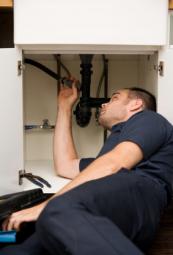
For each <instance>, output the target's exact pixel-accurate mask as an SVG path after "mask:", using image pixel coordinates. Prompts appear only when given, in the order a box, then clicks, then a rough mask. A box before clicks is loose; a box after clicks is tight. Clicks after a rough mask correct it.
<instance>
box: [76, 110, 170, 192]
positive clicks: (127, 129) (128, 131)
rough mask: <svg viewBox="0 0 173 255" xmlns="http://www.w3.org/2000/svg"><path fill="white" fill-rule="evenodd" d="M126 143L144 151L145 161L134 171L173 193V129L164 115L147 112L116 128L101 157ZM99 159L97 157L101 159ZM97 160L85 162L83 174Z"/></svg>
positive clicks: (81, 162) (140, 113)
mask: <svg viewBox="0 0 173 255" xmlns="http://www.w3.org/2000/svg"><path fill="white" fill-rule="evenodd" d="M124 141H131V142H134V143H136V144H137V145H138V146H139V147H140V148H141V150H142V152H143V156H144V157H143V160H142V161H141V162H139V163H138V164H137V165H136V166H135V167H133V169H131V170H132V171H136V173H137V174H140V175H144V176H148V177H150V178H153V179H154V180H156V181H159V182H160V183H162V184H163V185H164V186H165V188H166V189H167V191H168V194H169V195H171V194H172V184H173V126H172V125H171V124H170V123H169V122H168V121H167V120H166V119H165V118H164V117H163V116H161V115H160V114H158V113H156V112H153V111H148V110H144V111H141V112H138V113H136V114H135V115H133V116H132V117H131V118H129V119H128V120H127V121H125V122H121V123H119V124H117V125H114V126H113V127H112V130H111V134H110V136H109V137H108V139H107V140H106V142H105V144H104V145H103V147H102V149H101V151H100V152H99V154H98V155H97V157H100V156H101V155H103V154H105V153H107V152H108V151H110V150H112V149H113V148H114V147H115V146H116V145H118V144H119V143H121V142H124ZM97 157H96V158H97ZM93 160H95V158H86V159H81V160H80V164H79V168H80V171H82V170H83V169H84V168H85V167H86V166H88V165H89V164H90V163H91V162H92V161H93Z"/></svg>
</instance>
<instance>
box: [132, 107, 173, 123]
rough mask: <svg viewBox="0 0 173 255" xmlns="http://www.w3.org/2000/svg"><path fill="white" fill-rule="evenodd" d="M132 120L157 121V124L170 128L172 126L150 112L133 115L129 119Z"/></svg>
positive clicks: (162, 117)
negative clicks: (163, 124)
mask: <svg viewBox="0 0 173 255" xmlns="http://www.w3.org/2000/svg"><path fill="white" fill-rule="evenodd" d="M131 119H132V120H145V121H151V122H154V121H157V122H162V123H163V122H165V123H167V124H168V125H170V126H172V124H171V123H170V122H169V121H168V120H167V119H166V118H165V117H164V116H163V115H161V114H160V113H157V112H154V111H150V110H143V111H141V112H138V113H136V114H134V115H133V116H132V118H131Z"/></svg>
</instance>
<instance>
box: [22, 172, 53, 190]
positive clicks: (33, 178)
mask: <svg viewBox="0 0 173 255" xmlns="http://www.w3.org/2000/svg"><path fill="white" fill-rule="evenodd" d="M23 178H26V179H27V180H29V181H30V182H32V183H34V184H36V185H38V186H39V187H41V188H43V187H44V185H46V186H47V187H48V188H51V184H50V183H49V182H48V181H46V180H45V179H43V178H42V177H40V176H38V175H33V174H32V173H27V172H26V171H25V170H20V171H19V185H21V184H22V179H23Z"/></svg>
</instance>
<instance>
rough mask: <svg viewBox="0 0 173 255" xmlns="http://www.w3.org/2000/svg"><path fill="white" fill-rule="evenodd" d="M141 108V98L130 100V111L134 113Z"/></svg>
mask: <svg viewBox="0 0 173 255" xmlns="http://www.w3.org/2000/svg"><path fill="white" fill-rule="evenodd" d="M142 108H143V101H142V99H141V98H135V99H132V100H131V102H130V111H131V112H135V111H138V110H141V109H142Z"/></svg>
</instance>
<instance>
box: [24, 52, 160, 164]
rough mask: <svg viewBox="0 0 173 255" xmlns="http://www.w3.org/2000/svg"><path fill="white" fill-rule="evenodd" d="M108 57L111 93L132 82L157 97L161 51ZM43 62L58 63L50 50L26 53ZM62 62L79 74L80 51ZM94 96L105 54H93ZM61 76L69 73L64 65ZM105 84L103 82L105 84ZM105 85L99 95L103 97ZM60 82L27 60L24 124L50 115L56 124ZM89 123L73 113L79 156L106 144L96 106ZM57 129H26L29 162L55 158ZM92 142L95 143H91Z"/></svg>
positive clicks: (54, 67)
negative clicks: (84, 123) (79, 120)
mask: <svg viewBox="0 0 173 255" xmlns="http://www.w3.org/2000/svg"><path fill="white" fill-rule="evenodd" d="M105 57H106V58H107V59H108V96H109V97H111V94H112V93H113V92H114V91H115V90H117V89H121V88H124V87H126V88H128V87H131V86H137V87H142V88H144V89H147V90H149V91H150V92H151V93H153V94H154V95H156V97H157V76H158V72H157V70H156V69H157V68H156V65H157V62H158V54H157V52H156V53H154V52H153V53H151V54H146V55H143V54H114V55H111V54H110V55H105ZM24 58H30V59H33V60H35V61H38V62H40V63H42V64H43V65H45V66H47V67H48V68H50V69H51V70H53V71H54V72H57V69H58V64H57V61H56V59H55V56H54V55H51V54H25V56H24ZM60 58H61V62H62V63H63V64H64V65H65V66H66V67H67V68H68V70H69V71H70V72H71V74H72V75H73V76H74V77H76V78H77V79H79V81H80V79H81V75H80V64H81V62H80V57H79V55H77V54H62V55H61V56H60ZM92 70H93V74H92V79H91V96H92V97H96V91H97V87H98V83H99V79H100V76H101V74H102V70H103V60H102V55H94V58H93V61H92ZM60 72H61V76H62V77H63V76H66V73H65V71H64V70H63V69H62V68H61V70H60ZM103 86H104V85H103ZM103 86H102V89H101V92H100V96H101V97H103V96H104V93H103ZM57 88H58V82H57V81H56V80H55V79H53V78H52V77H50V76H49V75H48V74H46V73H44V72H43V71H41V70H39V69H37V68H36V67H34V66H32V65H29V64H26V65H25V71H24V88H23V103H24V125H41V124H42V122H43V120H44V119H48V120H49V123H50V125H55V120H56V114H57V103H58V102H57ZM92 112H93V114H92V118H91V121H90V123H89V125H88V126H87V127H85V128H81V127H79V126H78V125H77V124H76V120H75V116H73V120H72V121H73V134H74V140H75V144H76V147H77V151H78V154H79V157H84V156H85V157H86V156H87V157H90V156H96V155H97V153H98V151H99V150H100V148H101V146H102V144H103V133H104V131H103V128H102V127H100V126H99V125H98V124H97V122H96V120H95V109H93V110H92ZM53 132H54V130H52V129H51V130H42V129H35V130H34V129H31V130H25V132H24V147H25V149H24V152H25V161H26V162H38V161H39V162H45V164H47V162H51V165H52V160H53V151H52V149H53ZM91 145H92V146H91Z"/></svg>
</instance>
